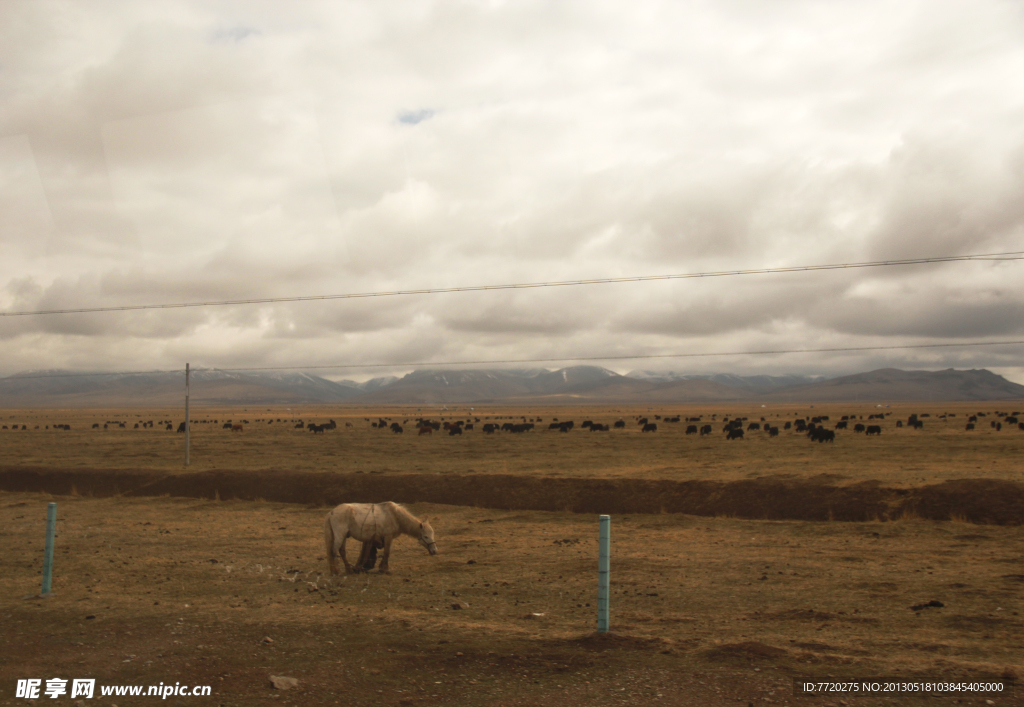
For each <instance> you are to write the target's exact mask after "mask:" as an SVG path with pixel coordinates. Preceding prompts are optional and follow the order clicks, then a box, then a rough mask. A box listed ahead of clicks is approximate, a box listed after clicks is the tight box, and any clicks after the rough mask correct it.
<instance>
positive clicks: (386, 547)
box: [377, 538, 394, 574]
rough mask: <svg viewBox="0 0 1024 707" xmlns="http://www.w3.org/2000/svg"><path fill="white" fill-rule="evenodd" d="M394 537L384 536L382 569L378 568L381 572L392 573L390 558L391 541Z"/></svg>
mask: <svg viewBox="0 0 1024 707" xmlns="http://www.w3.org/2000/svg"><path fill="white" fill-rule="evenodd" d="M393 539H394V538H384V554H383V555H381V557H380V569H379V570H377V571H378V572H380V573H381V574H391V569H390V568H389V567H388V558H389V557H391V541H392V540H393Z"/></svg>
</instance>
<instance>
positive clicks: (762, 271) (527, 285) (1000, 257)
mask: <svg viewBox="0 0 1024 707" xmlns="http://www.w3.org/2000/svg"><path fill="white" fill-rule="evenodd" d="M1022 259H1024V251H1013V252H1009V253H980V254H975V255H951V256H944V257H935V258H907V259H903V260H876V261H871V262H864V263H833V264H830V265H792V266H788V267H782V268H757V269H751V270H720V271H714V272H697V273H682V274H676V275H638V276H635V277H603V278H593V279H589V280H560V281H555V282H521V283H513V284H506V285H469V286H464V287H438V288H424V289H419V290H392V291H384V292H355V293H348V294H339V295H308V296H303V297H261V298H250V299H235V300H215V301H209V302H177V303H171V304H137V305H120V306H116V307H82V308H78V309H47V310H38V311H27V312H0V317H27V316H37V315H44V314H86V313H91V312H127V311H132V310H139V309H184V308H187V307H225V306H230V305H240V304H280V303H283V302H312V301H316V300H336V299H364V298H369V297H397V296H404V295H437V294H445V293H450V292H484V291H488V290H528V289H536V288H540V287H572V286H576V285H608V284H612V283H619V282H649V281H654V280H689V279H695V278H701V277H729V276H735V275H771V274H777V273H792V272H815V271H819V270H846V269H852V268H877V267H891V266H895V265H928V264H934V263H956V262H964V261H969V260H988V261H1007V260H1022Z"/></svg>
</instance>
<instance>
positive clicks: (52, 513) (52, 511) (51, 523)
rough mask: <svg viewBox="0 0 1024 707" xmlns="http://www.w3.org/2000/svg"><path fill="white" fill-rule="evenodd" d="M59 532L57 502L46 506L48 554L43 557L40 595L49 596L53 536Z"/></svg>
mask: <svg viewBox="0 0 1024 707" xmlns="http://www.w3.org/2000/svg"><path fill="white" fill-rule="evenodd" d="M56 532H57V504H56V503H51V504H50V505H49V506H47V508H46V556H45V557H44V558H43V592H42V594H41V595H40V596H44V597H48V596H51V595H52V594H53V592H51V591H50V582H51V581H52V579H53V538H54V536H55V534H56Z"/></svg>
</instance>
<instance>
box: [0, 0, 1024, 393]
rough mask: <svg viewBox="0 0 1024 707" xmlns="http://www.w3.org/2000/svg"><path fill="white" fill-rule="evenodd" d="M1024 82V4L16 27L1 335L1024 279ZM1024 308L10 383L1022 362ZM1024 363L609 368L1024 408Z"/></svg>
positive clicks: (970, 292)
mask: <svg viewBox="0 0 1024 707" xmlns="http://www.w3.org/2000/svg"><path fill="white" fill-rule="evenodd" d="M1022 77H1024V5H1022V4H1021V3H1020V2H1016V1H1013V2H1009V1H999V0H971V1H970V2H967V1H966V0H965V1H962V2H948V1H946V0H922V1H919V2H912V1H906V0H893V1H890V2H876V1H872V0H859V1H858V2H847V3H834V2H819V1H817V0H814V1H810V2H801V1H797V0H794V1H789V0H771V1H768V0H766V1H764V2H739V1H737V2H729V1H725V2H722V1H717V0H716V1H715V2H692V3H689V2H687V3H683V2H645V1H644V0H630V2H600V1H594V0H587V1H586V2H582V1H581V2H557V1H556V2H550V1H546V2H527V1H519V0H517V1H515V2H495V1H492V2H455V1H453V0H443V1H440V0H439V1H438V2H401V3H399V2H380V1H378V0H372V1H371V0H367V1H366V2H336V1H331V2H323V3H316V2H301V3H282V2H277V1H276V0H275V1H273V2H262V3H261V2H254V1H252V0H244V1H239V2H209V1H206V0H204V1H202V2H199V1H197V2H179V1H175V0H159V1H154V2H139V1H138V0H129V1H126V2H100V1H97V0H90V1H89V2H46V1H45V0H28V1H25V2H21V1H18V0H4V1H3V2H0V310H3V311H22V310H37V309H54V308H71V307H92V306H114V305H125V304H148V303H165V302H183V301H202V300H214V299H238V298H247V297H285V296H300V295H316V294H333V293H346V292H365V291H380V290H393V289H408V288H427V287H451V286H458V285H482V284H498V283H515V282H536V281H549V280H567V279H578V278H598V277H623V276H632V275H656V274H665V273H686V272H700V271H709V270H726V269H736V268H766V267H778V266H785V265H805V264H817V263H840V262H854V261H873V260H881V259H888V258H906V257H927V256H946V255H955V254H970V253H989V252H1001V251H1014V250H1024V78H1022ZM1022 275H1024V263H1022V262H1019V261H1018V262H1004V263H993V262H985V263H953V264H946V265H925V266H920V265H919V266H912V267H894V268H875V269H871V270H850V271H829V272H817V273H805V274H795V275H789V274H787V275H754V276H742V277H729V278H714V279H706V280H679V281H671V282H653V283H631V284H613V285H595V286H584V287H574V288H548V289H536V290H529V291H500V292H489V293H460V294H444V295H427V296H410V297H387V298H377V299H359V300H348V301H325V302H305V303H293V304H281V305H259V306H252V305H249V306H232V307H210V308H202V309H185V310H149V311H143V312H130V313H103V314H80V315H58V316H36V317H3V318H0V374H3V375H7V374H11V373H15V372H18V371H24V370H27V369H44V368H69V369H82V370H111V371H112V370H146V369H154V368H156V369H169V368H181V367H184V364H185V362H186V361H189V362H191V364H192V365H193V366H217V367H231V366H304V365H310V366H313V365H331V364H361V363H394V362H403V361H453V360H478V359H509V358H555V357H576V356H584V357H589V356H628V355H644V354H666V353H699V352H721V351H750V350H764V349H788V348H824V347H842V346H896V345H900V344H919V343H944V342H955V341H964V342H967V341H983V340H1001V339H1019V338H1022V337H1024V288H1022V287H1021V281H1022ZM1022 353H1024V346H1019V345H1018V346H1003V347H990V348H964V349H956V348H952V349H925V350H903V351H882V352H867V353H856V354H852V353H834V354H814V355H808V354H794V355H786V356H782V355H778V356H746V357H710V358H687V359H679V360H672V359H666V360H660V359H654V360H647V361H643V360H638V361H615V362H608V363H607V364H606V365H607V367H609V368H612V369H614V370H618V371H620V372H626V371H629V370H632V369H673V370H677V371H683V372H690V373H701V372H731V373H772V374H783V373H806V374H825V375H837V374H843V373H853V372H857V371H862V370H870V369H873V368H878V367H883V366H896V367H900V368H919V369H920V368H924V369H939V368H948V367H956V368H979V367H986V368H990V369H991V370H995V371H997V372H1000V373H1003V374H1004V375H1006V376H1007V377H1009V378H1011V379H1012V380H1016V381H1018V382H1024V363H1022V359H1021V356H1022ZM546 365H547V366H548V367H552V368H554V367H559V366H561V365H568V364H557V363H552V364H546ZM598 365H603V364H601V362H598ZM477 367H480V366H477ZM520 367H521V366H520ZM404 370H406V369H393V370H389V369H363V370H358V369H357V370H351V371H341V372H338V373H339V375H338V376H333V374H332V377H349V378H356V379H365V378H368V377H371V376H376V375H388V374H401V373H402V372H404Z"/></svg>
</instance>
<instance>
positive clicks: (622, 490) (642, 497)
mask: <svg viewBox="0 0 1024 707" xmlns="http://www.w3.org/2000/svg"><path fill="white" fill-rule="evenodd" d="M0 489H3V490H5V491H42V492H47V493H54V494H72V495H74V494H80V495H86V496H113V495H118V494H121V495H124V496H161V495H171V496H183V497H192V498H211V499H212V498H217V497H219V498H221V499H224V500H228V499H242V500H252V499H258V498H259V499H264V500H267V501H278V502H284V503H303V504H310V503H313V504H328V505H334V504H338V503H345V502H354V503H357V502H375V501H381V500H384V499H388V500H394V501H398V502H401V503H422V502H426V503H443V504H450V505H456V506H476V507H480V508H499V509H504V510H539V511H568V512H573V513H617V514H623V513H689V514H692V515H703V516H715V515H726V516H732V517H737V518H750V519H758V520H761V519H764V520H787V519H788V520H836V521H873V520H887V519H897V518H901V517H905V516H911V517H920V518H925V519H931V520H951V519H956V520H963V521H969V522H974V523H994V524H999V525H1019V524H1021V523H1022V522H1024V484H1022V483H1019V482H1013V481H1000V480H992V479H959V480H954V481H946V482H943V483H940V484H932V485H928V486H921V487H918V488H912V489H897V488H889V487H885V486H882V485H880V484H879V483H878V482H863V483H859V484H854V485H850V486H836V485H834V484H832V483H830V480H829V479H827V478H825V479H779V478H761V479H754V480H749V481H732V482H714V481H670V480H631V479H563V478H551V477H532V478H531V477H522V476H513V475H493V474H492V475H473V474H451V475H447V474H446V475H438V474H401V475H398V474H333V473H307V472H293V471H284V470H281V471H231V470H223V471H221V470H218V471H207V472H199V473H189V474H163V473H159V472H153V471H150V470H136V471H132V470H117V471H108V470H100V469H73V470H68V469H44V468H29V467H7V468H0Z"/></svg>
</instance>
